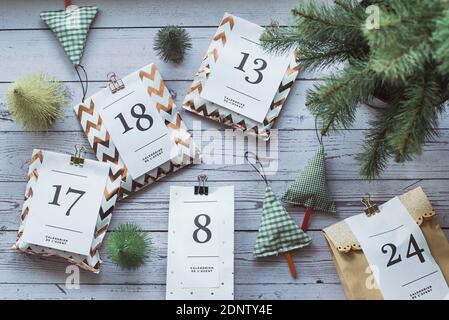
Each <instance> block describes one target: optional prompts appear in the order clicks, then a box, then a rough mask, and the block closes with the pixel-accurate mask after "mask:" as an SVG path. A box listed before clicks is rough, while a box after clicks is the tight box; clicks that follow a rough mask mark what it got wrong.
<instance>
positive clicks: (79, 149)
mask: <svg viewBox="0 0 449 320" xmlns="http://www.w3.org/2000/svg"><path fill="white" fill-rule="evenodd" d="M84 151H86V148H85V147H84V146H83V145H82V144H75V154H74V155H73V156H71V157H70V164H72V165H74V166H80V167H82V166H83V165H84V158H83V157H82V153H83V152H84Z"/></svg>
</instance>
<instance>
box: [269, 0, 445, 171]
mask: <svg viewBox="0 0 449 320" xmlns="http://www.w3.org/2000/svg"><path fill="white" fill-rule="evenodd" d="M292 13H293V15H294V17H295V18H296V25H295V26H292V27H287V28H282V27H278V26H276V25H273V26H271V27H269V28H267V30H266V32H265V33H264V34H263V35H262V38H261V41H262V44H263V45H264V47H265V48H266V49H268V50H271V51H274V52H279V51H280V52H282V51H284V50H287V49H290V48H291V47H295V48H297V49H298V51H299V61H300V63H301V66H302V70H314V69H321V68H324V67H328V66H330V65H333V64H335V63H342V65H343V68H342V69H341V70H340V71H337V72H336V73H335V74H333V75H331V76H330V77H328V78H327V79H325V81H324V82H322V83H320V84H318V85H316V86H315V87H314V88H313V89H312V90H310V91H309V92H308V94H307V101H306V104H307V106H308V108H309V109H310V111H311V112H312V113H313V114H314V115H315V116H317V117H318V119H319V120H320V126H321V131H322V133H323V134H327V133H328V132H329V130H331V129H340V128H343V129H345V128H348V127H350V126H351V125H352V123H353V122H354V119H355V115H356V109H357V107H358V106H359V105H360V104H361V103H363V102H367V101H370V100H371V99H373V98H374V97H375V98H379V99H380V100H382V101H383V102H385V103H386V104H387V107H386V108H383V109H379V110H378V113H379V114H378V118H377V119H376V120H375V121H373V122H372V123H371V125H372V128H371V130H370V132H369V133H368V134H367V137H366V141H365V145H364V148H363V151H362V153H361V154H359V155H358V157H357V158H358V159H359V160H360V161H361V162H362V167H361V174H362V175H364V176H365V177H368V178H374V177H376V176H378V175H379V173H380V172H381V171H382V170H383V169H384V168H385V167H386V165H387V164H388V160H389V159H390V158H392V157H393V158H395V160H396V161H397V162H402V161H406V160H410V159H412V158H413V157H414V156H415V155H417V154H420V153H421V151H422V145H423V143H424V142H426V141H428V140H429V139H432V138H434V137H435V136H436V134H437V126H438V120H439V116H440V115H441V114H442V113H443V112H444V111H445V109H446V102H447V100H448V98H449V88H448V84H449V2H448V1H446V0H364V1H356V0H335V1H334V4H333V5H328V4H322V3H316V2H314V1H309V2H307V3H301V4H300V5H299V6H297V7H296V8H294V9H293V10H292ZM377 13H378V14H377ZM376 15H377V16H376ZM376 20H377V21H376ZM377 23H378V25H376V24H377Z"/></svg>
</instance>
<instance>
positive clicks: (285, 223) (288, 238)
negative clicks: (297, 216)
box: [245, 152, 312, 279]
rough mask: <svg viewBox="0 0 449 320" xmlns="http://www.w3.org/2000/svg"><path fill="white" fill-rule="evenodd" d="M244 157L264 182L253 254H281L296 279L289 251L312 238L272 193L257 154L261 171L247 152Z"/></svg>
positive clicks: (301, 245)
mask: <svg viewBox="0 0 449 320" xmlns="http://www.w3.org/2000/svg"><path fill="white" fill-rule="evenodd" d="M245 158H246V159H247V161H248V162H249V163H250V164H251V166H253V168H254V169H255V170H256V171H257V172H258V173H259V174H260V175H261V177H262V178H263V180H264V181H265V183H266V189H265V197H264V202H263V209H262V217H261V223H260V227H259V232H258V234H257V239H256V244H255V246H254V256H255V257H256V258H261V257H268V256H277V255H279V254H283V255H284V257H285V259H286V260H287V263H288V267H289V269H290V274H291V275H292V277H293V278H295V279H296V276H297V272H296V267H295V265H294V263H293V260H292V256H291V253H290V252H291V251H293V250H296V249H299V248H302V247H305V246H307V245H308V244H309V243H310V242H311V241H312V239H311V238H310V237H309V235H307V233H305V232H304V231H302V230H301V229H300V228H299V226H298V225H297V224H296V223H295V221H294V220H293V219H292V218H291V217H290V216H289V214H288V213H287V211H286V210H285V208H284V207H283V206H282V203H281V202H280V200H279V199H278V198H277V197H276V195H275V194H274V192H273V190H272V189H271V186H270V185H269V184H268V181H267V179H266V176H265V173H264V172H263V167H262V165H261V164H260V161H259V159H258V158H257V156H256V155H255V159H256V163H258V164H259V166H260V167H261V170H262V171H259V170H258V169H257V167H256V166H255V165H254V164H253V163H251V162H250V161H249V159H248V152H247V153H246V154H245Z"/></svg>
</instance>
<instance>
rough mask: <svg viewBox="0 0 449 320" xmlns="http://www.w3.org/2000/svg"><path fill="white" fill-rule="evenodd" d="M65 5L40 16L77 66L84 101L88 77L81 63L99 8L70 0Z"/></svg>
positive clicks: (66, 0)
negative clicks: (82, 75)
mask: <svg viewBox="0 0 449 320" xmlns="http://www.w3.org/2000/svg"><path fill="white" fill-rule="evenodd" d="M64 5H65V9H62V10H52V11H43V12H41V14H40V16H41V19H42V20H43V21H44V22H45V23H46V24H47V25H48V27H49V28H50V30H51V31H53V33H54V34H55V35H56V38H57V39H58V40H59V43H60V44H61V46H62V47H63V49H64V51H65V53H66V54H67V56H68V57H69V59H70V61H71V62H72V64H73V66H74V67H75V71H76V73H77V75H78V79H79V81H80V84H81V88H82V90H83V98H82V101H83V102H84V99H85V97H86V94H87V86H88V78H87V73H86V70H85V69H84V67H83V66H82V65H81V57H82V55H83V52H84V46H85V44H86V39H87V34H88V33H89V29H90V25H91V24H92V22H93V21H94V19H95V17H96V15H97V12H98V8H97V7H94V6H82V7H78V6H75V5H72V4H71V2H70V0H65V1H64ZM79 69H81V71H82V72H83V73H84V77H85V80H84V81H83V79H82V78H81V75H80V71H79Z"/></svg>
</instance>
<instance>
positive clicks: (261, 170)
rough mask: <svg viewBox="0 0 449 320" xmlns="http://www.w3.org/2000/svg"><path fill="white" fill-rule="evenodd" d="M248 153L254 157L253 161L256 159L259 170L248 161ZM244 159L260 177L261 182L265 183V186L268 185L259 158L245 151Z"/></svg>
mask: <svg viewBox="0 0 449 320" xmlns="http://www.w3.org/2000/svg"><path fill="white" fill-rule="evenodd" d="M250 153H251V154H252V155H254V159H256V164H258V165H259V167H260V170H259V169H258V168H257V167H256V165H255V164H253V163H252V162H251V161H249V157H248V155H249V154H250ZM245 159H246V161H248V163H249V164H250V165H251V166H252V167H253V168H254V170H256V171H257V173H258V174H259V175H260V176H261V177H262V179H263V181H265V184H266V185H268V179H267V175H266V174H265V170H264V168H263V166H262V163H261V162H260V160H259V157H258V156H257V155H256V154H255V153H253V152H249V151H246V152H245Z"/></svg>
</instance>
